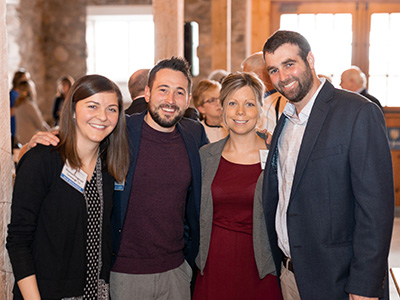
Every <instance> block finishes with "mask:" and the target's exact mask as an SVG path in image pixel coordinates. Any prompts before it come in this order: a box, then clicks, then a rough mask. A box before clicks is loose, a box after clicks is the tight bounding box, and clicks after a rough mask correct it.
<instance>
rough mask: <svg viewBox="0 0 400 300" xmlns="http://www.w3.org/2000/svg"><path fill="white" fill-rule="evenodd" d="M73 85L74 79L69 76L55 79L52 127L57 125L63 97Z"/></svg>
mask: <svg viewBox="0 0 400 300" xmlns="http://www.w3.org/2000/svg"><path fill="white" fill-rule="evenodd" d="M73 84H74V79H73V78H72V77H71V76H70V75H65V76H62V77H60V78H58V79H57V94H56V99H55V100H54V105H53V112H52V114H53V119H54V126H57V125H58V122H59V120H60V113H61V109H62V105H63V103H64V100H65V97H66V96H67V94H68V91H69V89H70V88H71V86H72V85H73Z"/></svg>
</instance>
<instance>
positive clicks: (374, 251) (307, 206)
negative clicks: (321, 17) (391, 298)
mask: <svg viewBox="0 0 400 300" xmlns="http://www.w3.org/2000/svg"><path fill="white" fill-rule="evenodd" d="M286 121H287V118H286V117H284V115H282V118H281V119H280V120H279V123H278V126H277V127H276V129H275V131H274V135H273V138H272V142H271V148H270V152H269V156H268V158H267V163H266V170H265V174H264V190H263V205H264V212H265V219H266V222H267V231H268V235H269V238H270V242H271V250H272V253H273V257H274V261H275V265H276V269H277V271H278V273H280V268H281V257H282V253H281V251H280V249H279V247H278V246H277V234H276V231H275V215H276V208H277V204H278V178H277V159H278V155H279V153H278V151H277V144H278V139H279V137H280V134H281V132H282V128H283V126H284V123H285V122H286ZM287 122H289V121H287ZM392 174H393V173H392V163H391V154H390V149H389V146H388V141H387V136H386V127H385V121H384V118H383V114H382V112H381V110H379V109H378V108H377V106H376V105H375V104H372V103H371V102H369V101H366V100H365V99H364V98H362V97H360V96H359V95H357V94H355V93H349V92H346V91H343V90H338V89H335V88H334V87H333V86H332V85H331V84H330V83H329V82H326V83H325V84H324V86H323V87H322V89H321V91H320V93H319V95H318V97H317V98H316V100H315V103H314V106H313V108H312V110H311V114H310V118H309V120H308V124H307V127H306V130H305V133H304V137H303V140H302V144H301V147H300V152H299V156H298V160H297V165H296V169H295V174H294V179H293V186H292V190H291V196H290V202H289V207H288V211H287V227H288V234H289V242H290V251H291V256H292V259H293V269H294V273H295V276H296V280H297V283H298V288H299V291H300V296H301V298H302V299H307V300H313V299H316V300H317V299H318V300H319V299H334V300H338V299H348V294H346V293H353V294H358V295H363V296H367V297H381V298H382V297H384V295H385V297H388V288H387V287H388V284H387V280H388V278H387V256H388V253H389V246H390V240H391V234H392V226H393V217H394V190H393V175H392ZM385 288H386V290H385Z"/></svg>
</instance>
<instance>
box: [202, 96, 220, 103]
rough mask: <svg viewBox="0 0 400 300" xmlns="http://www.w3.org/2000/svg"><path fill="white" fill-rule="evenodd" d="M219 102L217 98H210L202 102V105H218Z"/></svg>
mask: <svg viewBox="0 0 400 300" xmlns="http://www.w3.org/2000/svg"><path fill="white" fill-rule="evenodd" d="M219 102H220V100H219V98H214V97H213V98H210V99H207V100H204V101H203V104H204V103H210V104H214V105H215V104H218V103H219Z"/></svg>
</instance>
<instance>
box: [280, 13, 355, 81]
mask: <svg viewBox="0 0 400 300" xmlns="http://www.w3.org/2000/svg"><path fill="white" fill-rule="evenodd" d="M280 28H281V29H285V30H294V31H298V32H301V33H302V34H303V35H304V36H305V37H306V39H307V40H308V42H309V43H310V45H311V49H312V51H313V54H314V56H315V61H316V72H317V73H318V74H323V75H326V76H329V77H330V78H331V79H332V83H333V84H334V85H335V86H338V85H339V83H340V75H341V74H342V72H343V70H344V69H346V68H347V66H350V65H351V47H352V17H351V14H283V15H282V16H281V26H280Z"/></svg>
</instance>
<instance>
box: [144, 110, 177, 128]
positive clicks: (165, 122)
mask: <svg viewBox="0 0 400 300" xmlns="http://www.w3.org/2000/svg"><path fill="white" fill-rule="evenodd" d="M163 107H167V108H173V109H175V111H176V112H177V114H176V115H175V116H171V117H162V116H161V115H160V113H159V111H160V110H161V109H162V108H163ZM149 113H150V116H151V117H152V119H153V120H154V122H156V123H157V124H158V125H160V126H161V127H165V128H171V127H173V126H175V125H176V124H177V123H178V122H179V121H180V120H181V119H182V118H183V115H184V114H185V112H184V111H182V110H180V108H179V107H178V106H177V105H170V104H161V105H160V106H158V107H153V106H150V105H149Z"/></svg>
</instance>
